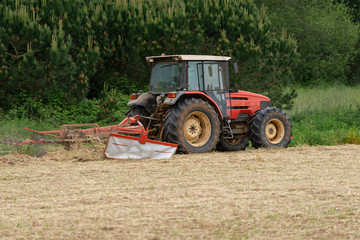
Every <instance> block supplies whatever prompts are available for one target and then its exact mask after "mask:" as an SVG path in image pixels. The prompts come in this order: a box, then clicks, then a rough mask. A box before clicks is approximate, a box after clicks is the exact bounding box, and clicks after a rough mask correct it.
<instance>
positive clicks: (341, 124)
mask: <svg viewBox="0 0 360 240" xmlns="http://www.w3.org/2000/svg"><path fill="white" fill-rule="evenodd" d="M298 93H299V96H298V98H297V99H296V100H295V104H294V108H293V109H292V111H290V112H289V116H290V118H291V123H292V125H293V135H294V138H293V140H292V143H291V146H298V145H304V144H307V145H336V144H343V143H355V144H359V143H360V141H359V140H360V124H359V123H360V99H359V96H360V87H346V86H333V87H327V88H320V87H318V88H300V89H299V90H298Z"/></svg>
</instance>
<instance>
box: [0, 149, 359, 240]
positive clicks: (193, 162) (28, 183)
mask: <svg viewBox="0 0 360 240" xmlns="http://www.w3.org/2000/svg"><path fill="white" fill-rule="evenodd" d="M100 149H102V148H99V149H95V150H93V149H90V148H88V149H86V148H85V149H84V148H82V149H81V150H78V151H71V152H65V151H58V152H55V153H48V154H47V155H45V156H44V157H43V158H41V159H36V158H30V157H25V156H21V155H12V156H4V157H1V158H0V168H1V171H0V236H1V238H12V239H16V238H18V239H34V238H41V239H42V238H45V239H69V238H70V239H75V238H76V239H246V238H250V239H270V238H276V239H289V238H291V239H339V238H340V239H341V238H344V239H359V238H360V232H359V225H360V174H359V173H360V155H359V153H360V146H359V145H342V146H333V147H299V148H289V149H263V150H249V151H245V152H232V153H217V152H213V153H209V154H194V155H175V156H174V157H173V158H171V159H167V160H151V159H148V160H136V161H135V160H134V161H131V160H127V161H116V160H105V159H104V158H103V156H102V152H101V150H100Z"/></svg>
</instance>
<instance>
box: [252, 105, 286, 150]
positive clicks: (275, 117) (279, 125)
mask: <svg viewBox="0 0 360 240" xmlns="http://www.w3.org/2000/svg"><path fill="white" fill-rule="evenodd" d="M249 126H250V127H249V133H250V134H249V135H250V140H251V143H252V146H253V147H255V148H260V147H283V148H286V147H287V146H288V144H289V143H290V142H291V136H292V132H291V129H292V126H291V123H290V119H289V118H288V116H287V115H286V113H284V112H283V111H281V110H280V109H278V108H274V107H267V108H264V109H261V110H260V111H258V112H257V113H256V114H254V115H253V116H252V117H251V120H250V124H249Z"/></svg>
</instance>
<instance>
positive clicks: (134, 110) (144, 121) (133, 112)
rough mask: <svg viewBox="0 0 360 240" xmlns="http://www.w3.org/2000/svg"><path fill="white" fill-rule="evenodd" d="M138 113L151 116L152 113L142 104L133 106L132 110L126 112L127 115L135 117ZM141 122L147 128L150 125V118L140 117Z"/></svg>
mask: <svg viewBox="0 0 360 240" xmlns="http://www.w3.org/2000/svg"><path fill="white" fill-rule="evenodd" d="M136 115H140V116H145V117H148V116H150V113H149V112H148V111H147V110H146V109H145V108H144V107H142V106H132V107H131V108H130V110H129V111H127V112H126V116H127V117H134V116H136ZM140 122H141V124H142V125H143V126H144V127H145V128H146V127H148V124H149V120H148V119H145V118H141V117H140Z"/></svg>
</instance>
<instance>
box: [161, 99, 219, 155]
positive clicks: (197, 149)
mask: <svg viewBox="0 0 360 240" xmlns="http://www.w3.org/2000/svg"><path fill="white" fill-rule="evenodd" d="M219 135H220V121H219V119H218V115H217V113H216V112H215V110H214V108H213V107H212V106H211V105H210V104H209V103H207V102H205V101H203V100H201V99H197V98H190V99H185V100H183V101H180V102H179V103H178V104H177V105H176V106H174V107H173V108H171V109H170V110H169V111H168V112H167V113H166V116H165V118H164V125H163V140H164V141H167V142H171V143H175V144H178V150H177V152H180V153H205V152H211V151H212V150H214V148H215V146H216V145H217V143H218V141H219Z"/></svg>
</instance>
